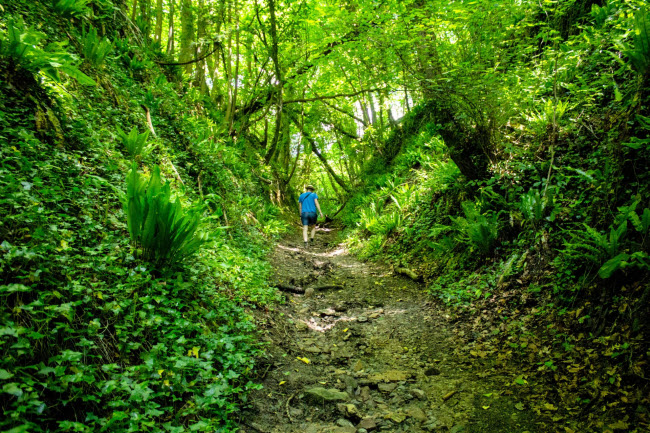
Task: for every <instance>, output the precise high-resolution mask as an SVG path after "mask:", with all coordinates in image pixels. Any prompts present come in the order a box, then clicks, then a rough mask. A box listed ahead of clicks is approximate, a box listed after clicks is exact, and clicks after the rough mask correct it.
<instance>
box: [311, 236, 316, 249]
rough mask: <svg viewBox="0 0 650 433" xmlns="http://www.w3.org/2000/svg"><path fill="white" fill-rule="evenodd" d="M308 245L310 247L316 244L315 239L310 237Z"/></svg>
mask: <svg viewBox="0 0 650 433" xmlns="http://www.w3.org/2000/svg"><path fill="white" fill-rule="evenodd" d="M309 245H311V246H312V247H313V246H315V245H316V241H315V240H314V238H311V241H309Z"/></svg>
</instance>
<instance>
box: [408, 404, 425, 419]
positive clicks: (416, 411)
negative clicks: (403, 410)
mask: <svg viewBox="0 0 650 433" xmlns="http://www.w3.org/2000/svg"><path fill="white" fill-rule="evenodd" d="M407 413H408V414H409V416H410V417H411V418H413V419H416V420H418V421H420V422H424V421H426V420H427V416H426V414H425V413H424V411H423V410H422V409H420V408H419V407H411V408H409V409H408V411H407Z"/></svg>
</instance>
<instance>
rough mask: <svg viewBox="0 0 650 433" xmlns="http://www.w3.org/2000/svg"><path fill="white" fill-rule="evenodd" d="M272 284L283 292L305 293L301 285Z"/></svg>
mask: <svg viewBox="0 0 650 433" xmlns="http://www.w3.org/2000/svg"><path fill="white" fill-rule="evenodd" d="M274 286H275V287H277V288H278V290H281V291H283V292H291V293H298V294H300V295H302V294H303V293H305V290H304V289H303V288H302V287H298V286H292V285H291V284H283V283H276V284H274Z"/></svg>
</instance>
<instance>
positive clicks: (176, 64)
mask: <svg viewBox="0 0 650 433" xmlns="http://www.w3.org/2000/svg"><path fill="white" fill-rule="evenodd" d="M219 48H221V42H217V43H216V46H215V49H214V50H212V51H210V52H209V53H207V54H206V55H205V56H202V57H199V58H198V59H193V60H188V61H187V62H171V63H164V62H159V61H157V60H154V63H156V64H158V65H161V66H184V65H190V64H192V63H197V62H200V61H201V60H205V59H207V58H208V57H210V56H211V55H213V54H214V53H216V52H217V50H218V49H219Z"/></svg>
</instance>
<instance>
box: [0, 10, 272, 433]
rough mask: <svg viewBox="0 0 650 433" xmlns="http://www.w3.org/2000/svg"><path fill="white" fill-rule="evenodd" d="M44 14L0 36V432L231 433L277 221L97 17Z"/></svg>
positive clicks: (202, 116)
mask: <svg viewBox="0 0 650 433" xmlns="http://www.w3.org/2000/svg"><path fill="white" fill-rule="evenodd" d="M46 3H47V2H45V3H41V2H26V1H25V2H23V1H21V2H11V3H10V4H8V5H7V4H6V5H5V6H4V14H3V18H2V23H3V27H4V30H3V31H2V33H1V35H0V54H1V56H0V93H1V96H0V99H1V100H2V107H1V108H0V130H1V131H2V132H1V133H0V135H1V137H0V140H1V141H2V145H1V146H0V160H1V161H2V162H1V166H0V214H2V219H1V223H0V242H1V244H0V271H1V274H2V277H1V280H0V303H1V304H2V312H1V314H2V325H0V326H1V327H0V335H1V336H2V340H1V343H0V353H1V356H0V382H1V383H0V386H1V387H2V396H1V397H0V407H1V410H2V414H3V416H2V417H1V420H0V429H1V430H2V431H7V432H23V431H29V432H37V431H78V432H80V431H87V432H98V431H111V432H118V431H125V432H126V431H133V432H142V431H168V432H175V431H188V430H187V429H190V430H191V431H216V429H226V430H227V429H233V428H234V427H235V423H234V422H233V421H232V420H231V418H232V414H233V413H234V412H236V411H238V410H239V408H240V406H241V404H242V403H243V402H245V401H246V396H247V394H248V392H249V391H250V390H252V389H256V388H257V387H258V385H256V384H254V383H253V382H252V381H250V375H251V371H252V369H253V367H254V364H255V362H254V359H255V356H256V354H257V353H258V352H259V350H260V348H259V345H258V342H257V339H256V337H255V325H254V323H253V321H252V316H251V314H250V310H251V309H254V308H258V307H259V306H264V305H267V304H268V303H269V302H273V301H274V300H275V299H276V294H275V290H274V289H272V288H270V287H269V286H268V283H267V281H266V279H267V274H268V271H269V267H268V265H267V263H266V261H265V258H264V254H265V252H266V251H267V248H268V244H269V240H270V239H271V238H272V237H273V236H275V235H276V234H277V233H279V232H281V231H282V230H283V223H281V222H280V221H279V220H277V219H276V218H275V217H274V216H275V215H276V214H277V209H276V208H274V207H272V206H271V205H268V204H267V205H265V204H264V203H262V200H261V199H260V190H259V185H258V184H257V182H255V181H254V180H253V179H251V172H250V162H249V161H248V159H247V157H246V155H245V154H244V153H243V152H242V149H241V147H239V148H238V147H237V146H235V145H233V143H232V142H227V141H226V140H222V139H216V138H214V137H215V130H216V127H217V125H216V124H215V123H214V122H213V121H212V120H210V118H209V117H208V116H207V115H206V113H205V108H203V104H202V102H201V100H200V96H199V95H198V94H196V93H192V91H189V92H188V91H187V90H188V89H187V83H186V82H181V83H180V85H179V84H175V83H174V82H173V81H170V80H169V79H170V78H172V77H175V76H176V75H178V74H179V71H178V68H174V67H167V68H164V67H159V66H158V65H157V64H156V62H157V61H159V59H157V58H156V57H154V56H153V55H152V51H151V50H149V49H148V48H147V47H144V46H142V45H140V44H138V43H136V41H135V39H134V36H137V29H136V30H135V31H136V33H135V35H134V29H132V28H130V27H128V24H127V21H125V20H123V19H115V14H116V13H118V12H117V10H116V9H114V8H113V7H112V5H110V4H108V3H102V2H95V3H93V4H92V5H86V4H85V3H86V2H84V4H83V5H82V4H80V2H76V3H75V2H59V4H58V5H57V6H56V7H53V6H51V5H49V4H46ZM66 5H67V6H66ZM75 8H77V9H75ZM89 18H92V19H89ZM98 28H100V29H102V31H101V32H100V33H99V34H114V35H120V34H121V35H124V36H123V37H122V38H114V39H112V40H111V39H109V38H108V37H100V36H98V31H97V29H98ZM217 155H218V157H217ZM199 247H201V249H200V251H199V252H198V253H197V252H196V251H197V250H198V248H199ZM226 430H219V431H226Z"/></svg>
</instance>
